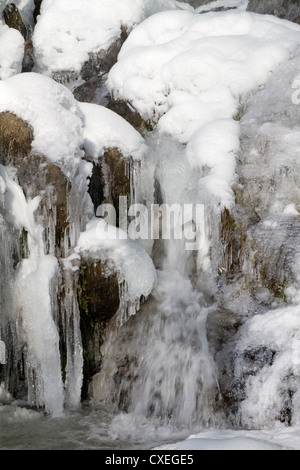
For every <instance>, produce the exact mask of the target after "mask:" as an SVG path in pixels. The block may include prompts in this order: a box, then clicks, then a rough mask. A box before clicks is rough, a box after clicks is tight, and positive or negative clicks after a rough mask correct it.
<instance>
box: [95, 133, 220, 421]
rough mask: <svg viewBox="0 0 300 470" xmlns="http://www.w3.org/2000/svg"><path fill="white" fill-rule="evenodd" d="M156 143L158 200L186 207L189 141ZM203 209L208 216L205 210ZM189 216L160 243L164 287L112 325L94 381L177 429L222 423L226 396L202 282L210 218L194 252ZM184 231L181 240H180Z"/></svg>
mask: <svg viewBox="0 0 300 470" xmlns="http://www.w3.org/2000/svg"><path fill="white" fill-rule="evenodd" d="M148 144H149V146H151V147H152V153H151V155H152V159H153V160H154V161H155V162H157V166H156V172H155V175H154V176H155V178H156V185H159V186H160V188H161V190H160V191H159V193H160V200H156V201H154V202H155V203H159V204H160V205H161V204H167V205H168V206H169V207H171V206H173V205H175V204H176V205H177V206H176V207H177V208H178V207H179V206H181V208H184V203H186V204H188V203H189V202H190V201H191V197H192V196H191V194H194V192H193V188H194V186H195V181H196V180H197V174H196V172H193V171H192V170H191V169H190V168H189V165H188V163H187V162H186V161H185V160H184V150H183V147H181V146H180V145H177V144H176V143H174V141H172V140H168V139H166V140H164V141H159V143H155V138H153V136H149V140H148ZM153 164H154V162H153ZM148 165H149V167H151V164H149V162H148ZM141 175H143V178H144V179H143V180H142V181H136V182H135V183H136V186H137V187H143V186H144V187H149V186H150V183H151V182H152V188H153V185H154V177H153V174H152V173H151V172H149V173H148V174H146V173H145V172H142V173H140V174H137V175H136V176H141ZM152 191H154V188H153V189H152ZM151 202H152V201H151ZM174 207H175V206H174ZM185 207H186V206H185ZM191 207H192V206H191ZM200 207H201V209H202V208H203V207H202V205H200ZM149 209H150V204H149ZM200 214H201V217H203V218H204V211H203V210H202V211H201V212H200ZM183 215H184V214H183V212H182V213H181V214H179V217H178V218H177V217H175V218H174V220H173V221H172V220H171V219H170V220H169V222H170V223H169V222H168V223H167V225H169V227H168V228H169V233H170V236H171V237H170V239H165V240H164V239H160V240H155V241H154V249H153V253H154V261H155V252H156V250H158V251H157V253H158V256H159V260H158V259H157V261H158V265H159V269H158V271H157V274H158V281H157V286H156V288H155V290H154V292H153V294H152V296H151V299H150V300H149V301H148V303H146V304H145V305H143V306H142V308H141V311H140V312H138V314H137V315H136V317H138V320H137V319H136V317H134V318H132V319H131V320H129V321H128V323H127V324H125V325H123V326H122V331H117V332H116V331H115V326H112V329H111V331H110V332H109V334H108V335H107V339H106V342H105V344H104V346H103V348H102V353H103V365H102V369H101V372H100V373H99V374H98V375H97V376H96V378H95V379H94V381H93V387H92V388H93V394H94V396H96V398H97V399H99V400H100V401H102V400H103V401H105V402H110V401H111V402H112V404H114V405H116V404H117V406H119V408H120V409H121V410H123V411H124V410H125V411H126V412H127V413H128V419H130V417H131V418H133V419H134V420H141V421H143V420H144V419H152V420H153V419H154V420H158V422H160V423H161V424H162V423H163V424H164V425H167V426H171V427H173V429H177V430H178V429H183V428H185V429H199V427H201V426H208V425H210V424H215V425H216V424H217V422H218V418H217V416H216V415H215V414H214V405H215V403H216V401H218V395H219V390H218V383H217V373H216V368H215V364H214V360H213V358H212V355H211V353H210V351H209V346H208V341H207V337H206V327H205V325H206V320H207V315H208V313H209V312H210V311H211V310H213V308H214V307H213V304H211V302H210V304H211V305H209V303H208V301H207V300H206V299H205V295H204V294H203V293H202V292H201V289H199V287H197V285H199V283H200V284H201V281H200V275H201V274H202V273H203V272H204V274H205V275H208V272H209V270H210V269H209V268H210V267H209V265H208V264H207V260H206V254H207V250H208V248H209V242H208V238H207V233H206V231H207V227H206V231H205V230H204V229H205V221H204V220H203V219H202V218H201V220H198V221H197V222H198V224H194V225H195V227H194V230H195V231H194V232H193V234H194V237H195V239H196V243H195V241H194V243H195V248H194V250H189V249H187V246H188V244H187V242H188V241H190V240H191V234H189V235H190V237H189V240H186V239H185V238H184V235H185V234H187V230H185V233H183V225H184V224H183V222H184V217H183ZM188 215H189V217H191V215H193V214H192V212H189V213H188ZM186 218H187V220H188V221H189V222H190V220H189V219H188V217H186ZM200 228H201V230H202V232H201V233H200V232H199V231H198V232H197V229H198V230H199V229H200ZM176 231H177V233H178V234H179V233H181V235H182V236H181V239H174V238H173V237H174V233H175V232H176ZM197 241H198V243H197ZM142 242H143V241H142ZM156 244H157V245H156ZM196 247H197V248H200V250H196ZM199 263H200V266H199V269H198V270H197V269H196V265H197V264H199ZM205 271H206V272H205ZM197 273H198V274H197ZM209 277H210V276H209ZM204 279H205V276H204ZM203 282H205V281H203ZM203 290H205V289H203ZM132 330H134V331H135V334H134V335H132V334H131V331H132ZM125 338H126V339H125ZM117 421H118V418H116V421H115V422H117ZM126 423H127V424H126V426H128V421H126Z"/></svg>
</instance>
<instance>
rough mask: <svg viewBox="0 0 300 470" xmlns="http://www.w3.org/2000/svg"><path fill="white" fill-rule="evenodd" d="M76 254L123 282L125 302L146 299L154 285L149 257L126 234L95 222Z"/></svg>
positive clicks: (93, 221) (98, 220) (81, 241)
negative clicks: (107, 269) (104, 266)
mask: <svg viewBox="0 0 300 470" xmlns="http://www.w3.org/2000/svg"><path fill="white" fill-rule="evenodd" d="M76 252H77V253H79V254H83V255H84V257H87V258H90V259H94V260H100V261H102V262H103V263H105V264H107V265H108V267H111V268H112V270H113V271H114V272H117V274H118V277H119V282H120V283H122V282H123V281H125V283H126V286H127V288H126V290H127V294H126V295H128V300H131V301H133V302H134V301H136V300H137V299H139V298H140V297H142V296H145V297H147V296H149V295H150V293H151V292H152V289H153V287H154V285H155V282H156V271H155V268H154V265H153V262H152V260H151V258H150V256H149V255H148V254H147V253H146V251H145V250H144V249H143V248H142V247H141V246H140V245H139V244H138V243H137V242H136V241H135V240H132V239H131V238H129V237H128V236H127V234H126V233H125V232H123V231H122V230H119V229H118V228H116V227H113V226H111V225H108V224H106V222H105V221H104V220H101V219H94V220H92V221H91V222H90V223H89V224H88V225H87V228H86V231H85V232H83V233H82V234H81V235H80V238H79V240H78V244H77V247H76Z"/></svg>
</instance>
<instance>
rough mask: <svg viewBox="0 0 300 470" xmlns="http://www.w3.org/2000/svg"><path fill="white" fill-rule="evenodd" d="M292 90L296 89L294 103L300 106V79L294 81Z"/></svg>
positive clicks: (293, 95) (293, 97)
mask: <svg viewBox="0 0 300 470" xmlns="http://www.w3.org/2000/svg"><path fill="white" fill-rule="evenodd" d="M292 88H293V89H295V91H294V92H293V94H292V103H293V104H296V105H298V104H300V78H297V79H295V80H294V81H293V83H292Z"/></svg>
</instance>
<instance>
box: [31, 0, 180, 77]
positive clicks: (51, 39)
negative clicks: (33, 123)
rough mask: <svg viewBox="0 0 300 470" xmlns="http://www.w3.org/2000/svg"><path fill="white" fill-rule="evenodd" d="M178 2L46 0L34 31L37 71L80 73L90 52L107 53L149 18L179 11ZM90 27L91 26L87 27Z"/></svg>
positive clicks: (171, 0) (146, 0) (163, 0)
mask: <svg viewBox="0 0 300 470" xmlns="http://www.w3.org/2000/svg"><path fill="white" fill-rule="evenodd" d="M176 8H178V7H177V4H176V2H175V1H174V0H93V2H89V4H88V5H87V4H86V2H85V1H83V0H44V1H43V3H42V8H41V15H40V17H39V19H38V23H37V26H36V28H35V31H34V36H33V43H34V47H35V52H36V59H37V62H36V68H37V70H38V71H41V72H42V73H45V74H50V75H51V74H52V72H54V71H61V70H62V71H75V72H78V73H79V72H80V69H81V67H82V65H83V63H84V62H85V61H86V60H88V58H89V53H93V52H99V51H100V50H107V49H108V48H109V46H110V45H111V44H112V43H113V42H114V41H115V40H116V39H117V38H118V37H119V36H120V32H121V27H122V26H124V27H126V28H128V29H129V30H130V29H132V28H133V27H134V26H135V25H136V24H137V23H140V22H141V21H143V20H144V19H145V18H146V17H147V16H149V15H151V14H153V13H155V12H158V11H162V10H168V9H176ZM87 25H88V26H87Z"/></svg>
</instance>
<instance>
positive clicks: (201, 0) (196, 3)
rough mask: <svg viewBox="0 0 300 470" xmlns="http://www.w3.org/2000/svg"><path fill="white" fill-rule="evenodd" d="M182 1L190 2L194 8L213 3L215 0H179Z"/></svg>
mask: <svg viewBox="0 0 300 470" xmlns="http://www.w3.org/2000/svg"><path fill="white" fill-rule="evenodd" d="M179 1H180V2H181V3H189V5H191V6H192V7H194V8H198V7H201V6H202V5H206V4H208V3H211V2H212V1H213V0H179Z"/></svg>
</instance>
